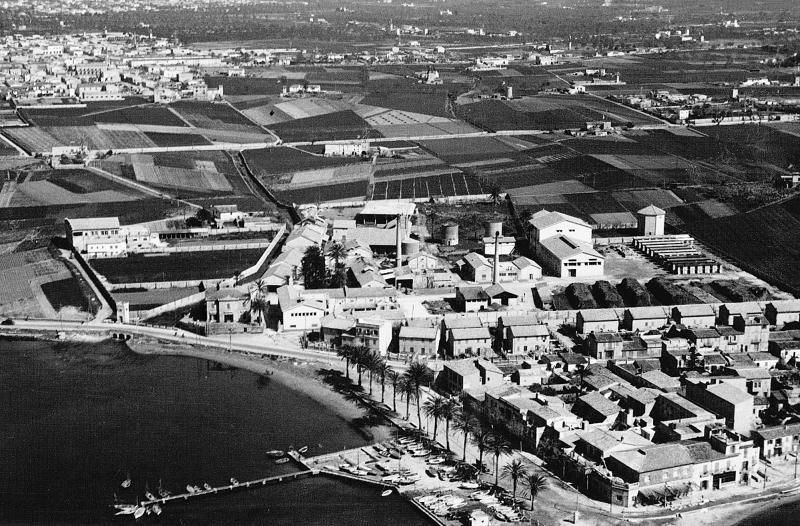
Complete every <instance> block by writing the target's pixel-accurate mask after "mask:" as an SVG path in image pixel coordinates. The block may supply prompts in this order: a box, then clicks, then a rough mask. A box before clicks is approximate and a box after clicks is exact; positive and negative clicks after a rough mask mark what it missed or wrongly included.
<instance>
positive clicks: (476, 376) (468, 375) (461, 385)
mask: <svg viewBox="0 0 800 526" xmlns="http://www.w3.org/2000/svg"><path fill="white" fill-rule="evenodd" d="M441 374H442V380H441V383H442V384H443V385H444V386H445V388H446V389H447V390H448V391H449V392H451V393H454V394H458V393H461V392H462V391H465V390H468V389H472V388H475V387H478V386H480V385H482V384H481V375H480V372H479V371H478V368H477V367H475V359H474V358H467V359H464V360H448V361H446V362H444V364H443V366H442V373H441Z"/></svg>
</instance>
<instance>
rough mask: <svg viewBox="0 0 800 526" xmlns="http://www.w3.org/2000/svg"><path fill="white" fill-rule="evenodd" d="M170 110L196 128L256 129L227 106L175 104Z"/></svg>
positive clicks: (203, 103) (196, 103)
mask: <svg viewBox="0 0 800 526" xmlns="http://www.w3.org/2000/svg"><path fill="white" fill-rule="evenodd" d="M170 108H171V109H173V110H174V111H177V112H178V113H179V114H180V115H181V117H183V118H184V119H186V120H187V121H189V122H190V123H192V125H194V126H196V127H197V128H209V129H215V130H227V131H248V130H253V129H256V130H258V128H257V126H255V125H254V124H253V123H252V122H250V121H249V120H247V119H246V118H245V117H244V116H243V115H242V114H240V113H239V112H238V111H236V110H235V109H233V108H231V107H230V106H228V105H227V104H220V103H212V102H176V103H174V104H172V105H170Z"/></svg>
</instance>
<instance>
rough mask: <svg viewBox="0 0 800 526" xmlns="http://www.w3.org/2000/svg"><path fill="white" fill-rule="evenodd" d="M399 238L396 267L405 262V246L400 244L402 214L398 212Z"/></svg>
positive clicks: (397, 240) (397, 241)
mask: <svg viewBox="0 0 800 526" xmlns="http://www.w3.org/2000/svg"><path fill="white" fill-rule="evenodd" d="M396 227H397V239H396V244H397V246H396V248H397V252H396V254H397V261H396V262H395V267H397V268H400V266H401V265H402V264H403V248H402V245H401V244H400V214H397V225H396Z"/></svg>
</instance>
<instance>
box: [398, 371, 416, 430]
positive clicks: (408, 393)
mask: <svg viewBox="0 0 800 526" xmlns="http://www.w3.org/2000/svg"><path fill="white" fill-rule="evenodd" d="M400 394H401V395H402V396H405V398H406V420H408V418H409V413H410V406H411V399H414V400H417V389H416V387H414V384H413V383H411V382H409V381H408V380H407V379H406V378H405V376H403V377H402V378H401V379H400Z"/></svg>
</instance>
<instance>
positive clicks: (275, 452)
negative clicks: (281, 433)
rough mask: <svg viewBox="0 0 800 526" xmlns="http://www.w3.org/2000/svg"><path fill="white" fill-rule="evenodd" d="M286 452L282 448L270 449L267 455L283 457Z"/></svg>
mask: <svg viewBox="0 0 800 526" xmlns="http://www.w3.org/2000/svg"><path fill="white" fill-rule="evenodd" d="M285 454H286V453H284V452H283V451H282V450H280V449H270V450H269V451H267V456H268V457H273V458H281V457H282V456H284V455H285Z"/></svg>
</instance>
